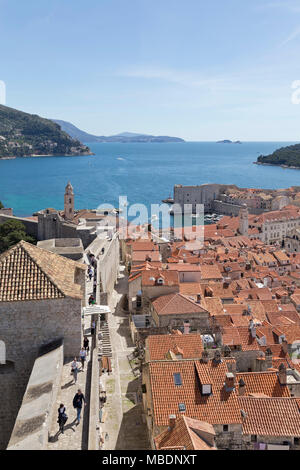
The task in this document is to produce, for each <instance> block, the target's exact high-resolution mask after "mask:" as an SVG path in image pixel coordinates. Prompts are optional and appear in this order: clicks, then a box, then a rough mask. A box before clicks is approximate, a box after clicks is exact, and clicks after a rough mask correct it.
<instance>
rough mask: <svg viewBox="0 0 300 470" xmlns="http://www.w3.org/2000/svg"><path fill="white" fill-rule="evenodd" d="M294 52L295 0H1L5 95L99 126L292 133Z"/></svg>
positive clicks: (297, 91)
mask: <svg viewBox="0 0 300 470" xmlns="http://www.w3.org/2000/svg"><path fill="white" fill-rule="evenodd" d="M299 52H300V0H297V1H296V0H295V1H294V0H284V1H276V0H275V1H268V0H266V1H263V0H226V1H224V0H209V1H208V0H207V1H204V0H127V1H125V0H86V1H82V0H81V1H79V0H51V1H49V0H26V1H24V0H0V86H1V81H3V82H4V83H5V85H6V105H7V106H11V107H13V108H17V109H20V110H23V111H26V112H29V113H33V114H39V115H41V116H43V117H47V118H55V119H63V120H66V121H69V122H72V123H73V124H74V125H76V126H78V127H79V128H80V129H82V130H85V131H87V132H90V133H93V134H96V135H112V134H117V133H120V132H124V131H129V132H140V133H147V134H154V135H171V136H178V137H182V138H184V139H186V140H193V141H214V140H221V139H232V140H235V139H239V140H244V141H267V140H269V141H273V140H275V141H298V140H300V60H299V59H300V54H299ZM0 97H1V90H0Z"/></svg>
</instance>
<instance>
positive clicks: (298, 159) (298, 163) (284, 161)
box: [254, 144, 300, 168]
mask: <svg viewBox="0 0 300 470" xmlns="http://www.w3.org/2000/svg"><path fill="white" fill-rule="evenodd" d="M254 163H257V164H258V165H279V166H284V167H293V168H300V144H295V145H289V146H287V147H281V148H279V149H278V150H275V152H273V153H272V154H270V155H260V156H259V157H258V158H257V161H256V162H254Z"/></svg>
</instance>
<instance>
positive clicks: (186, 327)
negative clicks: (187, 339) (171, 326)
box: [183, 321, 190, 335]
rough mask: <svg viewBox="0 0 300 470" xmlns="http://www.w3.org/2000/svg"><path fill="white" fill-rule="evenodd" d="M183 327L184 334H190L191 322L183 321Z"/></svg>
mask: <svg viewBox="0 0 300 470" xmlns="http://www.w3.org/2000/svg"><path fill="white" fill-rule="evenodd" d="M183 329H184V334H185V335H188V334H189V332H190V322H188V321H185V322H184V323H183Z"/></svg>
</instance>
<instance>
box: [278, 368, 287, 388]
mask: <svg viewBox="0 0 300 470" xmlns="http://www.w3.org/2000/svg"><path fill="white" fill-rule="evenodd" d="M278 380H279V382H280V385H286V383H287V374H286V367H285V365H284V364H283V363H281V364H280V366H279V367H278Z"/></svg>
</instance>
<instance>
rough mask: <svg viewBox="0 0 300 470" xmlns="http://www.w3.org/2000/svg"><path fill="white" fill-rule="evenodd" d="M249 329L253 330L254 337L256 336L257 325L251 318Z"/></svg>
mask: <svg viewBox="0 0 300 470" xmlns="http://www.w3.org/2000/svg"><path fill="white" fill-rule="evenodd" d="M249 331H250V332H251V336H252V338H256V327H255V325H254V321H253V320H250V321H249Z"/></svg>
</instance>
